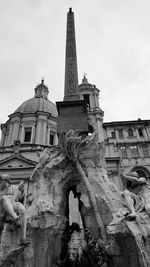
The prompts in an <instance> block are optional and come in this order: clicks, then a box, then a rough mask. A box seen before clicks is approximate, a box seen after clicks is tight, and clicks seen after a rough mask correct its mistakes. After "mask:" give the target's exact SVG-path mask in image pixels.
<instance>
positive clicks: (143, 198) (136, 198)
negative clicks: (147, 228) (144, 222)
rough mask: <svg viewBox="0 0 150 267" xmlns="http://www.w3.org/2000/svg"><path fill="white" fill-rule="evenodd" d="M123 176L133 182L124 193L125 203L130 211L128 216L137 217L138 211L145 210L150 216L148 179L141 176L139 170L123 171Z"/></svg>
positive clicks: (149, 185)
mask: <svg viewBox="0 0 150 267" xmlns="http://www.w3.org/2000/svg"><path fill="white" fill-rule="evenodd" d="M122 176H123V178H125V179H127V180H128V181H130V182H131V186H130V187H129V188H128V189H126V190H124V191H123V193H122V196H123V198H124V201H125V205H126V207H127V208H128V209H129V211H130V214H129V216H128V217H129V218H131V219H134V218H135V219H136V217H137V213H138V212H140V211H144V210H145V211H146V213H147V214H148V215H149V216H150V184H149V182H148V181H147V179H146V178H144V177H139V174H138V173H137V172H132V173H127V174H126V173H124V172H123V173H122Z"/></svg>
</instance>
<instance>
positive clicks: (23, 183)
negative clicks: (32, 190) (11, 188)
mask: <svg viewBox="0 0 150 267" xmlns="http://www.w3.org/2000/svg"><path fill="white" fill-rule="evenodd" d="M24 185H25V182H24V181H21V182H20V184H19V185H18V188H19V190H20V191H22V192H23V191H24Z"/></svg>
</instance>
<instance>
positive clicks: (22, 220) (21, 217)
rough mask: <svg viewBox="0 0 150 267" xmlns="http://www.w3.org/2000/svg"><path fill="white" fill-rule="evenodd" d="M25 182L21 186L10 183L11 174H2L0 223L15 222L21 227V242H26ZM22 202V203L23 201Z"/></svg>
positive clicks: (0, 183) (0, 179) (0, 178)
mask: <svg viewBox="0 0 150 267" xmlns="http://www.w3.org/2000/svg"><path fill="white" fill-rule="evenodd" d="M23 194H24V182H21V183H20V184H19V186H17V185H12V184H10V178H9V175H0V225H1V227H2V225H3V223H4V222H9V221H10V222H13V223H14V224H15V225H20V227H21V241H20V243H21V244H25V243H26V215H25V207H24V205H23V204H22V203H23V199H24V195H23ZM21 202H22V203H21Z"/></svg>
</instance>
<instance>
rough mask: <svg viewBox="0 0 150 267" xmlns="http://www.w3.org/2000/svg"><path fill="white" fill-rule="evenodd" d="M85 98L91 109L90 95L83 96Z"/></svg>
mask: <svg viewBox="0 0 150 267" xmlns="http://www.w3.org/2000/svg"><path fill="white" fill-rule="evenodd" d="M83 98H84V100H85V101H86V103H87V104H88V107H89V108H90V96H89V94H85V95H83Z"/></svg>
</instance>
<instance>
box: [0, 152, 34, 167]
mask: <svg viewBox="0 0 150 267" xmlns="http://www.w3.org/2000/svg"><path fill="white" fill-rule="evenodd" d="M35 165H36V162H34V161H31V160H29V159H26V158H24V157H22V156H20V155H13V156H11V157H9V158H5V159H3V160H1V161H0V169H9V168H10V169H13V168H15V169H17V168H19V169H21V168H34V167H35Z"/></svg>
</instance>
